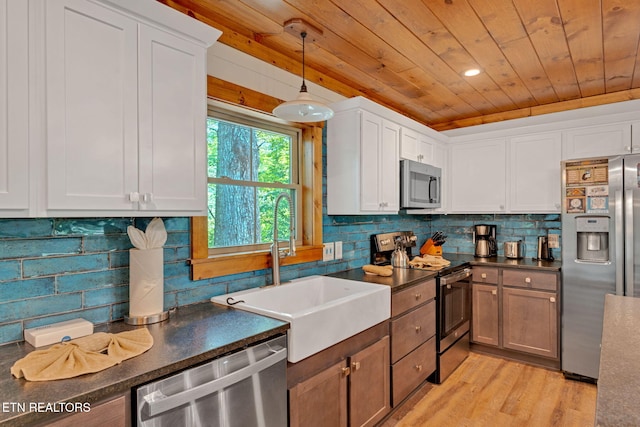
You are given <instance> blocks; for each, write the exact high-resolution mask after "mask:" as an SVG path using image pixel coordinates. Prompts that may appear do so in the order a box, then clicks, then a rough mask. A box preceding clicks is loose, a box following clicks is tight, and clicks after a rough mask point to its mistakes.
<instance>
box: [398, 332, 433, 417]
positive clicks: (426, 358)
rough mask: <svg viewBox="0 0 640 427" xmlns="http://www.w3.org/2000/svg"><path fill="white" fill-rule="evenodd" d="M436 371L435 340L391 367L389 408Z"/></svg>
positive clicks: (426, 343) (431, 340)
mask: <svg viewBox="0 0 640 427" xmlns="http://www.w3.org/2000/svg"><path fill="white" fill-rule="evenodd" d="M435 370H436V338H435V337H432V338H431V339H430V340H429V341H427V342H425V343H424V344H422V345H421V346H420V347H418V348H416V349H415V350H413V351H412V352H411V353H409V354H408V355H407V356H406V357H405V358H404V359H402V360H400V361H399V362H398V363H395V364H393V365H391V406H396V405H398V404H399V403H400V402H402V400H403V399H404V398H405V397H407V396H408V395H409V393H411V392H412V391H413V390H415V388H416V387H418V386H419V385H420V384H421V383H422V382H423V381H424V380H426V379H427V377H428V376H429V375H431V374H432V373H433V372H434V371H435Z"/></svg>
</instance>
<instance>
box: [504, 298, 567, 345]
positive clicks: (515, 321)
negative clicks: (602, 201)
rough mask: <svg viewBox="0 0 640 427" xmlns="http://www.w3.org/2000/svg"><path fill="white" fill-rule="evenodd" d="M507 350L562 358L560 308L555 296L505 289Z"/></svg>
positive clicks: (505, 338) (505, 337)
mask: <svg viewBox="0 0 640 427" xmlns="http://www.w3.org/2000/svg"><path fill="white" fill-rule="evenodd" d="M502 316H503V318H504V325H503V328H502V333H503V341H504V342H503V346H504V347H505V348H509V349H512V350H519V351H524V352H527V353H532V354H537V355H539V356H545V357H558V304H557V303H556V295H555V293H551V292H542V291H531V290H526V289H512V288H504V289H503V290H502Z"/></svg>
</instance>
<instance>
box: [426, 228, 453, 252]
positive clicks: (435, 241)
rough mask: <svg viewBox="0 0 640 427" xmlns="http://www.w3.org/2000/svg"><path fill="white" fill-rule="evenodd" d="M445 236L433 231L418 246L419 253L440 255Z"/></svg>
mask: <svg viewBox="0 0 640 427" xmlns="http://www.w3.org/2000/svg"><path fill="white" fill-rule="evenodd" d="M446 238H447V236H445V235H444V234H442V233H441V232H439V231H438V232H435V233H433V235H432V236H431V237H429V238H428V239H427V241H426V242H425V243H424V245H422V247H421V248H420V254H421V255H433V256H442V245H443V244H444V242H445V241H446Z"/></svg>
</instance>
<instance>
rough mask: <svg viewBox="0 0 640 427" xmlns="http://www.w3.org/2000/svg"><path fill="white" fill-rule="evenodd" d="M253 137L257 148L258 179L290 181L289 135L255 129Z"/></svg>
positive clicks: (260, 180) (280, 181)
mask: <svg viewBox="0 0 640 427" xmlns="http://www.w3.org/2000/svg"><path fill="white" fill-rule="evenodd" d="M255 138H256V140H257V147H258V150H259V165H258V181H259V182H279V183H282V184H289V183H291V137H290V136H288V135H283V134H281V133H276V132H269V131H265V130H258V129H257V130H256V131H255Z"/></svg>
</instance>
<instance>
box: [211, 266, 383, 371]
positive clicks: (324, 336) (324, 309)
mask: <svg viewBox="0 0 640 427" xmlns="http://www.w3.org/2000/svg"><path fill="white" fill-rule="evenodd" d="M229 297H232V298H233V299H234V301H239V300H242V301H244V302H241V303H238V304H235V305H233V307H235V308H238V309H241V310H246V311H250V312H252V313H258V314H262V315H265V316H269V317H275V318H276V319H280V320H284V321H287V322H289V323H290V325H291V326H290V329H289V331H288V333H287V339H288V353H289V356H288V359H289V361H290V362H292V363H295V362H298V361H300V360H302V359H304V358H306V357H308V356H311V355H312V354H315V353H317V352H319V351H321V350H324V349H325V348H328V347H330V346H332V345H333V344H336V343H338V342H340V341H342V340H344V339H346V338H349V337H350V336H353V335H355V334H357V333H358V332H361V331H364V330H365V329H367V328H370V327H371V326H373V325H376V324H378V323H380V322H382V321H383V320H385V319H388V318H389V316H390V315H391V289H390V288H389V287H388V286H384V285H377V284H374V283H365V282H357V281H353V280H346V279H338V278H334V277H327V276H309V277H304V278H301V279H296V280H292V281H291V282H286V283H283V284H281V285H279V286H268V287H264V288H255V289H248V290H246V291H240V292H234V293H231V294H226V295H220V296H217V297H213V298H211V301H213V302H216V303H218V304H223V305H229V304H228V303H227V298H229Z"/></svg>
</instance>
